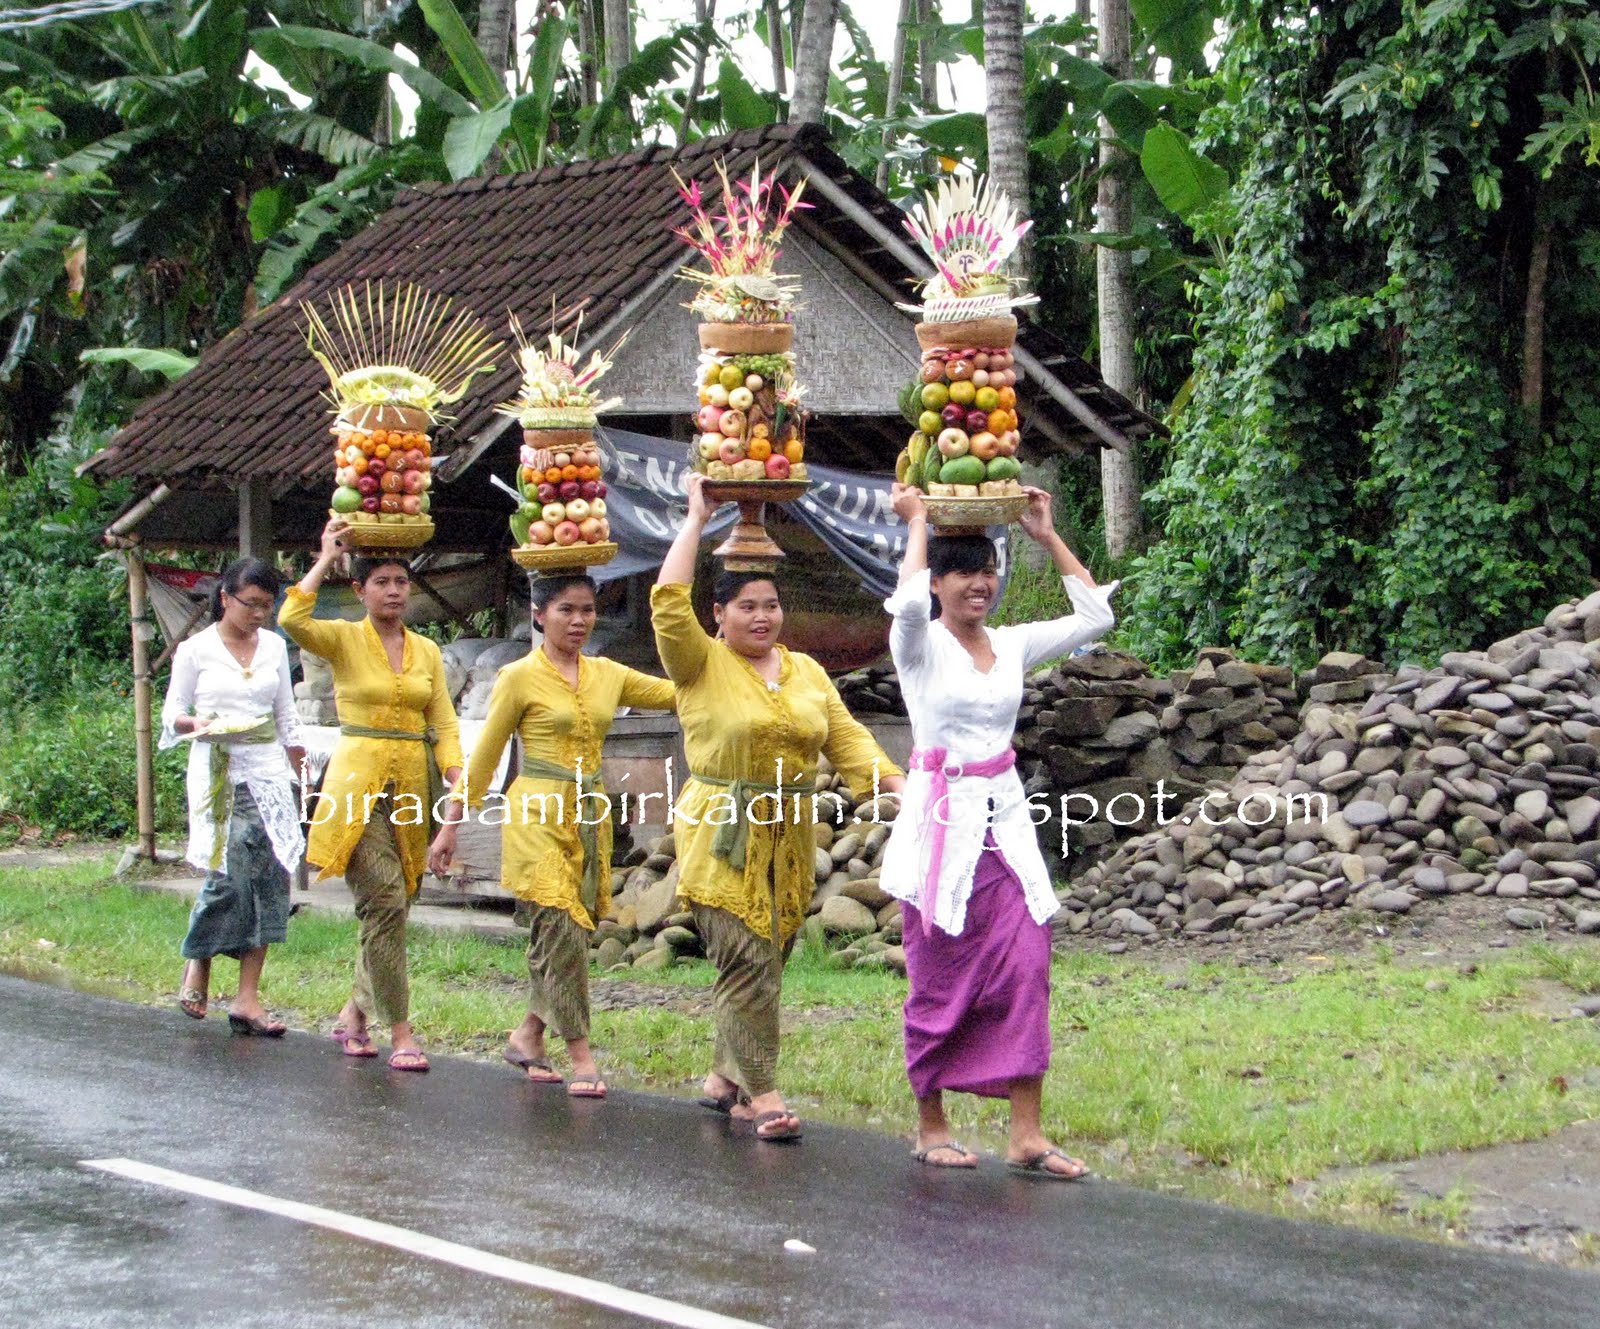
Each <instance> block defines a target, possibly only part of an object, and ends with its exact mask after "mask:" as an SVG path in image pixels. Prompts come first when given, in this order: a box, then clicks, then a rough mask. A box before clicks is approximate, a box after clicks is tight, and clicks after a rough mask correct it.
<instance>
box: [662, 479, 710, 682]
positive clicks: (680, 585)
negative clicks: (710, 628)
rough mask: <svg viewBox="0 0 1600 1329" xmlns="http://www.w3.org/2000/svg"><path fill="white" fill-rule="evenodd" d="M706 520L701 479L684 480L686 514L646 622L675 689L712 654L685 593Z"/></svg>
mask: <svg viewBox="0 0 1600 1329" xmlns="http://www.w3.org/2000/svg"><path fill="white" fill-rule="evenodd" d="M710 518H711V502H710V500H709V499H708V498H707V497H706V495H705V477H704V476H703V475H691V476H690V477H689V511H688V513H687V514H686V515H685V516H684V519H683V526H682V528H681V529H680V530H679V531H678V535H677V538H676V539H674V540H673V542H672V548H671V549H669V550H667V556H666V558H665V559H663V560H662V563H661V571H660V573H659V574H658V575H657V576H656V584H655V586H654V587H653V588H652V589H651V592H650V622H651V625H652V626H653V627H654V628H655V633H656V653H657V654H658V655H659V656H660V657H661V663H662V665H663V667H665V669H666V671H667V677H668V678H670V679H671V680H672V681H673V682H674V683H677V684H683V683H688V682H690V681H691V680H693V679H695V678H698V677H699V675H700V671H701V670H702V669H704V668H705V663H706V658H707V657H708V656H709V655H710V653H711V638H710V637H709V636H707V635H706V630H705V629H704V628H703V627H701V626H700V620H699V619H698V618H696V617H695V616H694V605H693V604H692V603H691V602H690V599H689V591H690V588H691V586H692V585H693V583H694V561H695V557H696V555H697V554H698V553H699V552H700V536H701V535H702V533H703V532H704V531H705V528H706V522H707V521H709V520H710Z"/></svg>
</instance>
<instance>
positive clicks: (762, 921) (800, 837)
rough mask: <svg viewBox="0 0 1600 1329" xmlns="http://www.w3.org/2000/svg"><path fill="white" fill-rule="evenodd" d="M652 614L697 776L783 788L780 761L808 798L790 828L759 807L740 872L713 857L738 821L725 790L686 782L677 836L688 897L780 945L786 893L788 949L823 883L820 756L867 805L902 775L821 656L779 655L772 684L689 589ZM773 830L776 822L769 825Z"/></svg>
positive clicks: (767, 806) (657, 591)
mask: <svg viewBox="0 0 1600 1329" xmlns="http://www.w3.org/2000/svg"><path fill="white" fill-rule="evenodd" d="M650 611H651V616H652V619H653V621H654V624H655V632H656V648H657V650H658V651H659V652H660V654H661V662H662V664H664V665H665V666H666V670H667V676H668V677H669V678H671V679H672V682H673V684H674V685H675V686H676V687H677V690H678V722H679V723H680V724H681V725H682V726H683V741H684V749H685V752H686V754H687V756H688V759H689V772H691V773H693V774H694V775H698V776H709V777H712V780H713V781H719V780H720V781H730V780H740V779H742V780H749V781H753V782H761V783H764V784H773V783H776V782H777V780H778V775H779V764H778V763H779V762H780V760H781V762H782V767H781V772H782V781H783V783H784V784H785V785H786V786H787V785H791V784H795V783H800V784H802V785H803V786H805V788H806V789H807V790H808V792H807V794H805V795H802V796H801V797H800V799H799V807H798V809H797V808H796V804H795V796H794V795H793V794H790V795H788V796H786V797H785V798H784V801H783V817H782V820H779V819H778V812H777V809H776V808H775V807H774V806H773V802H772V799H771V798H768V797H762V798H758V799H756V800H754V801H753V802H752V804H751V810H752V813H753V816H752V817H751V820H750V825H749V841H748V844H747V847H746V851H745V864H744V868H743V870H742V871H740V870H738V869H736V868H734V867H732V866H730V864H729V863H728V862H727V861H726V860H725V859H722V858H718V857H716V856H715V855H713V853H712V842H713V840H714V839H716V837H717V831H718V829H719V828H720V826H722V825H723V824H724V823H726V822H727V821H728V820H729V819H730V816H731V815H732V814H733V809H732V803H731V800H730V798H729V793H728V789H727V787H726V785H724V784H717V783H712V782H707V781H705V780H700V779H692V778H691V779H687V782H686V783H685V784H684V786H683V792H682V793H681V794H680V795H679V797H678V802H677V807H676V812H675V819H674V824H673V827H672V830H673V834H674V839H675V842H676V845H677V850H678V869H679V878H678V894H679V895H680V896H681V897H682V898H683V899H685V900H689V901H691V902H693V903H697V904H707V905H712V906H715V907H716V908H718V909H726V910H727V911H728V912H729V913H731V914H733V915H735V916H736V917H738V918H739V919H740V920H741V921H742V922H743V923H744V924H745V925H746V926H747V927H748V928H749V929H750V930H751V931H752V932H754V933H756V935H758V936H760V937H763V938H767V939H769V940H770V939H771V938H772V917H773V913H774V899H773V891H774V888H776V913H777V918H778V933H779V935H778V940H780V941H787V940H788V938H789V937H791V936H793V935H794V933H795V932H796V931H797V930H798V929H799V927H800V924H801V923H802V922H803V921H804V919H805V914H806V907H807V906H808V905H809V904H810V902H811V893H812V891H813V889H814V888H815V885H816V867H815V864H816V842H815V839H814V837H813V835H812V832H811V826H812V824H813V823H812V806H811V798H810V795H809V789H810V787H811V783H812V778H813V776H814V775H815V773H816V769H817V758H818V756H819V754H820V755H825V756H826V757H827V758H828V760H829V761H830V762H832V763H833V765H834V767H835V768H836V769H837V770H838V771H839V772H840V773H841V774H842V775H843V776H844V778H845V779H846V780H847V781H848V782H849V785H850V788H851V790H852V791H854V793H855V794H856V796H857V797H858V798H859V797H862V796H864V795H868V794H871V793H872V791H873V773H874V769H876V772H877V776H878V779H879V780H880V781H881V780H884V779H887V778H888V777H890V776H894V775H900V774H902V772H901V770H900V768H899V767H898V766H896V765H895V764H894V763H893V762H892V761H890V760H889V758H888V757H887V756H885V755H884V752H883V749H882V748H880V747H879V746H878V744H877V741H876V740H875V739H874V738H873V737H872V734H871V733H870V732H869V731H868V730H867V727H866V726H865V725H863V724H861V723H860V721H858V720H856V719H855V718H854V717H853V716H852V715H851V714H850V712H849V711H847V710H846V709H845V705H844V703H843V702H842V701H841V700H840V699H839V692H838V689H836V688H835V687H834V686H833V683H832V682H831V681H830V680H829V678H828V675H827V673H826V672H825V671H824V670H823V668H822V666H821V665H819V664H818V663H817V662H816V661H815V660H813V659H812V658H811V657H810V656H808V655H799V654H796V653H795V652H793V651H790V650H788V649H787V648H786V647H783V646H780V647H778V652H779V655H780V657H781V665H780V668H779V672H778V683H777V686H776V687H775V688H774V687H770V686H768V684H767V681H766V680H765V679H764V678H762V677H761V675H760V674H758V673H757V672H756V671H755V668H754V667H753V666H752V665H751V664H750V662H749V661H747V660H746V659H745V658H744V657H743V656H741V655H740V654H738V652H736V651H734V650H733V649H732V648H731V647H729V646H728V645H727V643H725V642H722V641H718V640H715V639H713V638H712V637H711V636H710V635H708V634H707V632H706V630H705V629H704V628H702V627H701V626H700V621H699V620H698V619H697V618H696V617H695V613H694V608H693V606H692V605H691V603H690V588H689V586H688V585H687V584H684V583H677V584H672V585H666V586H656V587H655V588H653V589H652V590H651V592H650ZM687 774H688V773H686V775H687ZM797 812H798V814H799V815H798V816H797V815H796V814H797ZM740 815H742V810H740ZM768 821H771V822H773V823H774V824H771V825H767V824H763V823H765V822H768Z"/></svg>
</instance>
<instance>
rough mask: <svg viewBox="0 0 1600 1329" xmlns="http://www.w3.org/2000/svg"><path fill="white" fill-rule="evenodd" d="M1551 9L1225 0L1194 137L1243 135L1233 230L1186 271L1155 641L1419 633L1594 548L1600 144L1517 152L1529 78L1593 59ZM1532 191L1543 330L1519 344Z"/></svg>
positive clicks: (1317, 649)
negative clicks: (1225, 16) (1584, 155)
mask: <svg viewBox="0 0 1600 1329" xmlns="http://www.w3.org/2000/svg"><path fill="white" fill-rule="evenodd" d="M1563 12H1565V13H1567V14H1569V15H1570V14H1571V12H1572V11H1571V10H1570V8H1569V7H1564V6H1562V5H1559V4H1540V5H1523V4H1519V3H1514V2H1513V0H1451V2H1450V3H1447V4H1445V3H1435V4H1431V5H1428V6H1426V7H1423V6H1419V5H1415V4H1406V5H1402V6H1395V5H1391V4H1382V3H1378V2H1377V0H1360V2H1359V3H1347V4H1343V5H1339V6H1333V7H1328V6H1320V5H1316V4H1313V3H1309V0H1234V3H1233V4H1232V5H1231V6H1230V13H1229V17H1230V20H1231V29H1230V33H1229V37H1228V41H1227V45H1226V48H1225V49H1226V54H1225V58H1224V61H1223V65H1222V67H1221V69H1220V70H1219V71H1218V75H1217V78H1218V80H1219V82H1220V84H1221V85H1222V86H1223V87H1225V88H1226V89H1227V90H1228V91H1227V95H1226V96H1225V97H1224V98H1223V99H1222V100H1221V101H1220V102H1219V103H1218V104H1217V106H1216V107H1214V108H1213V109H1212V110H1211V111H1209V112H1207V113H1206V115H1205V116H1203V117H1202V120H1201V125H1200V131H1199V135H1198V138H1199V141H1200V142H1201V143H1202V144H1203V145H1205V146H1206V147H1208V148H1215V149H1216V150H1218V151H1221V152H1222V153H1224V154H1233V155H1235V156H1237V158H1238V159H1239V160H1240V162H1241V168H1240V170H1239V172H1238V178H1237V183H1236V185H1235V187H1234V194H1233V199H1232V200H1231V207H1232V212H1233V214H1234V216H1235V217H1236V219H1237V220H1236V226H1237V229H1236V233H1235V235H1234V237H1233V240H1232V242H1231V249H1230V251H1229V254H1228V258H1227V262H1226V264H1225V265H1224V266H1223V267H1221V268H1219V269H1216V270H1214V271H1212V272H1210V273H1207V274H1203V275H1202V276H1201V278H1200V279H1199V280H1197V281H1195V282H1194V283H1193V284H1192V286H1191V293H1192V295H1193V298H1194V301H1195V306H1196V309H1197V320H1196V332H1197V336H1198V344H1197V347H1196V355H1195V379H1194V393H1193V398H1192V400H1191V402H1190V403H1189V405H1188V407H1187V409H1186V410H1185V412H1184V414H1183V416H1182V417H1181V418H1180V419H1179V421H1178V422H1177V434H1176V438H1175V440H1174V443H1173V446H1172V449H1171V456H1170V461H1169V464H1168V465H1167V468H1166V471H1165V474H1164V475H1162V476H1161V477H1160V478H1159V480H1158V482H1157V483H1156V485H1155V486H1154V488H1153V490H1152V492H1151V494H1150V495H1149V500H1150V502H1151V504H1152V506H1153V507H1154V509H1155V511H1156V513H1157V515H1158V517H1159V518H1160V519H1161V520H1162V522H1163V525H1164V539H1163V540H1162V542H1161V543H1159V544H1158V545H1157V546H1156V547H1154V548H1153V549H1152V550H1151V551H1150V553H1149V554H1148V555H1147V556H1146V557H1145V558H1144V559H1143V560H1142V561H1141V563H1140V564H1139V565H1138V567H1137V568H1136V569H1135V573H1136V580H1137V588H1138V589H1137V594H1136V596H1135V598H1134V601H1133V604H1132V605H1131V607H1130V608H1129V611H1128V613H1127V615H1126V620H1125V621H1126V625H1127V630H1128V632H1129V634H1130V636H1131V638H1132V643H1133V645H1134V647H1135V648H1136V649H1137V650H1139V651H1140V652H1141V653H1142V654H1144V655H1146V656H1147V658H1151V659H1154V660H1158V661H1160V662H1162V663H1165V664H1176V663H1179V662H1181V661H1183V660H1184V659H1186V658H1188V657H1190V656H1192V654H1193V652H1194V650H1195V649H1197V648H1198V647H1200V646H1203V645H1206V644H1208V643H1211V642H1231V643H1234V644H1236V645H1239V646H1241V647H1242V648H1244V649H1245V650H1246V651H1247V652H1248V653H1250V654H1252V655H1255V656H1257V657H1271V658H1277V659H1286V660H1291V661H1293V662H1296V663H1301V664H1303V663H1306V662H1308V661H1310V660H1312V659H1314V658H1315V657H1316V656H1318V655H1319V654H1321V653H1322V652H1324V651H1326V650H1329V649H1332V648H1336V647H1337V648H1344V649H1351V650H1361V651H1366V652H1368V653H1370V654H1373V655H1377V656H1381V657H1385V658H1388V659H1390V660H1391V661H1395V662H1400V661H1406V660H1425V659H1428V658H1431V657H1433V656H1435V655H1437V654H1438V653H1439V652H1441V651H1444V650H1451V649H1460V648H1464V647H1469V646H1474V645H1482V644H1485V643H1486V642H1487V641H1489V640H1491V639H1493V637H1495V636H1496V635H1499V634H1501V633H1503V632H1506V631H1510V630H1514V629H1516V628H1518V627H1521V626H1525V625H1526V624H1527V623H1528V622H1532V621H1537V619H1538V618H1540V617H1542V616H1543V613H1544V610H1545V609H1546V608H1547V607H1548V604H1549V602H1550V601H1551V600H1553V599H1555V598H1557V597H1559V596H1562V595H1566V594H1571V593H1573V592H1575V591H1578V590H1580V589H1582V588H1583V586H1584V583H1585V579H1586V577H1587V576H1588V575H1589V573H1590V572H1591V570H1592V567H1593V566H1594V564H1595V560H1596V556H1597V554H1600V541H1597V540H1596V539H1595V538H1594V536H1593V534H1592V522H1591V521H1590V519H1589V514H1590V513H1591V512H1592V486H1593V477H1594V475H1595V472H1596V466H1597V464H1600V414H1597V411H1596V401H1595V396H1594V389H1593V386H1592V385H1593V382H1594V379H1593V372H1594V368H1595V365H1594V356H1593V353H1592V352H1591V351H1590V350H1589V349H1588V344H1589V342H1590V341H1591V337H1590V335H1589V334H1588V332H1587V331H1585V330H1584V329H1586V328H1587V327H1592V322H1590V321H1588V320H1592V317H1593V315H1594V313H1595V310H1596V306H1597V305H1600V281H1597V277H1600V271H1597V267H1596V263H1595V259H1596V257H1597V256H1600V228H1597V226H1596V224H1595V221H1594V218H1595V217H1596V215H1597V212H1596V205H1597V204H1600V172H1596V171H1593V170H1589V169H1586V168H1583V167H1581V166H1578V165H1575V164H1569V165H1565V166H1563V165H1562V164H1561V161H1560V158H1559V155H1557V157H1555V158H1554V159H1551V158H1549V157H1548V156H1545V157H1543V158H1542V159H1541V160H1542V163H1543V166H1548V167H1549V168H1550V169H1549V171H1548V172H1545V171H1544V170H1542V169H1541V170H1540V171H1535V170H1534V169H1532V168H1531V167H1530V166H1529V165H1527V164H1525V163H1524V159H1525V158H1527V157H1528V156H1529V155H1530V152H1529V145H1530V144H1531V143H1533V141H1534V137H1535V136H1536V134H1537V132H1538V128H1539V124H1540V116H1541V114H1542V111H1541V104H1540V100H1539V98H1540V95H1541V89H1543V90H1544V94H1545V95H1548V94H1550V93H1552V92H1556V91H1560V92H1563V93H1564V94H1565V93H1571V92H1572V91H1573V89H1574V87H1575V86H1576V85H1579V84H1582V85H1583V86H1587V80H1588V78H1589V77H1590V74H1591V72H1592V69H1593V65H1594V60H1593V56H1594V55H1595V54H1600V52H1597V51H1593V50H1591V51H1587V52H1586V51H1585V50H1584V49H1583V48H1582V43H1581V42H1577V43H1574V42H1573V41H1568V42H1567V43H1566V44H1565V45H1564V46H1563V48H1562V50H1563V52H1564V54H1562V55H1560V56H1559V57H1558V56H1556V55H1554V54H1548V53H1547V50H1546V48H1547V47H1550V46H1551V45H1552V40H1553V39H1549V38H1548V32H1547V29H1548V25H1549V24H1550V23H1551V22H1553V21H1555V20H1556V19H1558V18H1560V17H1561V15H1562V13H1563ZM1530 14H1531V17H1530ZM1524 23H1525V24H1526V26H1520V27H1519V24H1524ZM1541 24H1542V25H1545V26H1544V28H1541V29H1540V30H1539V31H1534V30H1533V29H1535V28H1539V25H1541ZM1541 33H1543V34H1544V35H1541ZM1580 76H1581V77H1580ZM1533 155H1535V156H1537V155H1538V153H1534V154H1533ZM1541 177H1547V178H1541ZM1544 219H1550V220H1551V221H1553V222H1554V225H1553V247H1552V252H1551V255H1550V273H1551V280H1550V283H1549V286H1548V288H1547V289H1546V290H1545V291H1544V296H1543V299H1544V304H1543V306H1542V307H1541V308H1540V309H1539V310H1538V312H1537V315H1536V316H1537V317H1539V318H1542V320H1543V323H1544V327H1545V331H1546V344H1547V345H1548V346H1549V348H1550V354H1549V356H1548V357H1547V359H1548V365H1547V366H1544V365H1525V364H1524V363H1523V356H1524V332H1525V327H1526V320H1527V316H1528V308H1529V285H1528V273H1529V266H1530V260H1531V254H1532V237H1533V236H1534V235H1535V233H1536V231H1537V230H1538V228H1539V224H1540V222H1541V220H1544ZM1557 274H1559V276H1558V275H1557ZM1535 298H1536V299H1537V292H1535ZM1541 368H1545V369H1546V372H1545V374H1544V393H1543V399H1542V401H1540V402H1539V403H1538V409H1537V410H1536V411H1534V412H1527V411H1525V410H1524V409H1523V408H1522V407H1521V405H1520V399H1521V396H1522V393H1523V389H1524V383H1525V381H1526V376H1527V375H1528V374H1530V373H1532V374H1534V375H1535V379H1534V381H1537V373H1538V371H1539V370H1540V369H1541ZM1535 424H1537V425H1538V426H1539V432H1538V433H1537V434H1535V433H1533V432H1532V428H1533V426H1534V425H1535Z"/></svg>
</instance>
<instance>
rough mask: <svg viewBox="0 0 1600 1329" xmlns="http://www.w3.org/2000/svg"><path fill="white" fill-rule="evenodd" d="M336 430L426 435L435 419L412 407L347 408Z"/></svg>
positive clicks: (335, 426)
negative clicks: (392, 431)
mask: <svg viewBox="0 0 1600 1329" xmlns="http://www.w3.org/2000/svg"><path fill="white" fill-rule="evenodd" d="M334 428H335V429H341V430H342V429H363V430H366V431H368V432H369V433H370V432H371V431H372V430H375V429H397V430H399V431H400V432H401V433H403V434H426V433H427V432H428V431H429V430H430V429H432V428H433V417H432V416H431V415H429V414H428V412H426V411H419V410H417V409H416V408H415V407H412V406H392V405H379V406H347V407H345V408H344V410H342V411H340V412H339V418H338V419H337V420H335V421H334Z"/></svg>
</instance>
